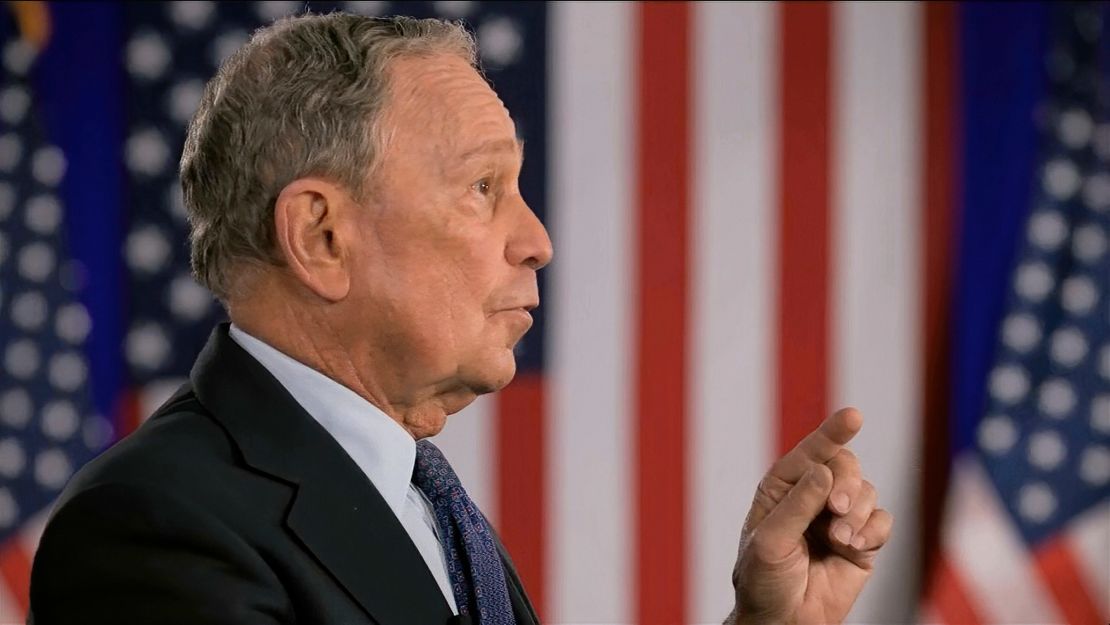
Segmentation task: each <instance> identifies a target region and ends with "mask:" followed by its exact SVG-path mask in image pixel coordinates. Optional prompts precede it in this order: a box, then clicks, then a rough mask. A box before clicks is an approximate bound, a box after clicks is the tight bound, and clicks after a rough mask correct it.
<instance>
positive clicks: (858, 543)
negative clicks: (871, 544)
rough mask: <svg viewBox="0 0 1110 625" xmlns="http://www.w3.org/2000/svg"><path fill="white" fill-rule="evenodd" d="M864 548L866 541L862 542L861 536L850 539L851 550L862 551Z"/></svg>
mask: <svg viewBox="0 0 1110 625" xmlns="http://www.w3.org/2000/svg"><path fill="white" fill-rule="evenodd" d="M866 546H867V541H865V540H863V536H856V537H855V538H853V539H852V549H855V550H856V551H863V548H864V547H866Z"/></svg>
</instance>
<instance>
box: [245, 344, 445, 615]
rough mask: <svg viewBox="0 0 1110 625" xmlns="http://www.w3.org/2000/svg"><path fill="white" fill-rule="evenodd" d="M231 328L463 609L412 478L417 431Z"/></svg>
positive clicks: (431, 518)
mask: <svg viewBox="0 0 1110 625" xmlns="http://www.w3.org/2000/svg"><path fill="white" fill-rule="evenodd" d="M230 333H231V338H232V339H234V340H235V342H236V343H238V344H239V345H240V346H241V347H242V348H243V349H245V350H247V353H249V354H250V355H251V356H254V358H255V360H257V361H258V362H259V363H261V364H262V366H263V367H266V370H267V371H269V372H270V374H271V375H273V376H274V377H275V378H277V381H278V382H280V383H281V385H282V386H284V387H285V390H287V391H289V394H290V395H292V396H293V399H295V400H296V401H297V403H298V404H300V405H301V407H302V408H304V409H305V412H307V413H308V414H310V415H312V418H314V419H316V421H317V422H319V423H320V425H322V426H324V429H325V430H327V431H328V433H329V434H331V436H332V438H334V439H335V440H336V441H337V442H338V443H339V445H340V446H341V447H342V448H343V449H344V450H345V451H346V452H347V455H349V456H350V457H351V459H352V460H354V461H355V464H357V465H358V467H359V468H360V469H362V472H363V473H365V474H366V477H367V478H369V479H370V481H371V482H372V483H373V484H374V487H375V488H377V489H378V492H379V493H381V495H382V498H383V499H385V502H386V504H388V505H389V509H390V510H392V511H393V514H395V515H396V516H397V520H398V521H400V522H401V525H402V526H403V527H404V528H405V531H406V532H408V535H409V537H410V538H412V542H413V544H414V545H416V549H417V551H419V552H420V555H421V556H423V557H424V562H425V563H426V564H427V565H428V569H429V570H430V571H431V572H432V575H433V576H434V577H435V580H436V582H437V583H438V584H439V589H440V590H441V591H442V592H443V597H444V598H445V599H447V603H448V604H449V605H450V606H451V611H452V612H454V613H455V614H458V613H459V610H458V607H457V606H456V605H455V596H454V594H453V593H452V591H451V583H450V581H449V580H448V575H447V565H446V563H445V562H446V561H445V558H444V555H443V545H442V544H441V543H440V541H439V531H438V529H437V528H436V522H435V516H434V515H433V513H432V507H431V504H430V503H429V502H428V500H427V498H426V497H424V494H423V493H422V492H420V490H419V489H418V488H416V487H415V486H413V484H412V469H413V466H414V463H415V462H416V441H415V440H413V438H412V435H411V434H409V433H408V431H407V430H405V429H404V428H403V427H401V425H400V424H399V423H397V422H396V421H394V420H393V419H391V418H390V417H389V416H388V415H386V414H385V413H384V412H382V411H381V410H380V409H378V407H377V406H375V405H373V404H371V403H370V402H368V401H366V400H365V399H363V398H362V396H360V395H359V394H358V393H355V392H354V391H352V390H351V389H349V388H347V387H346V386H343V385H342V384H340V383H339V382H336V381H335V380H333V379H331V378H329V377H328V376H326V375H324V374H322V373H320V372H319V371H316V370H315V369H313V368H311V367H309V366H307V365H305V364H302V363H300V362H298V361H296V360H294V359H292V358H290V357H289V356H287V355H285V354H283V353H282V352H280V351H278V350H277V349H274V348H273V347H271V346H270V345H267V344H266V343H264V342H263V341H261V340H259V339H257V338H255V337H253V336H251V335H249V334H247V333H246V332H244V331H243V330H241V329H239V328H238V327H237V326H236V325H234V324H232V326H231V332H230ZM367 531H369V530H367ZM368 566H369V565H368Z"/></svg>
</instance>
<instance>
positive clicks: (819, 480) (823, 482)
mask: <svg viewBox="0 0 1110 625" xmlns="http://www.w3.org/2000/svg"><path fill="white" fill-rule="evenodd" d="M812 470H813V473H811V474H810V478H809V482H810V484H811V486H812V487H813V488H815V489H824V488H827V487H828V486H829V485H831V484H832V481H833V472H832V469H830V468H829V467H827V466H825V465H823V464H817V465H814V466H813V469H812Z"/></svg>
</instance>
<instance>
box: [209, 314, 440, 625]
mask: <svg viewBox="0 0 1110 625" xmlns="http://www.w3.org/2000/svg"><path fill="white" fill-rule="evenodd" d="M191 378H192V383H193V387H194V389H196V394H197V398H198V399H199V400H200V402H201V404H203V405H204V406H205V407H206V408H207V409H208V410H209V411H210V412H212V414H213V415H214V416H215V418H216V420H217V421H219V422H220V423H221V424H223V426H224V427H225V429H226V430H227V431H228V433H229V434H230V436H231V437H232V438H233V439H234V440H235V442H236V444H237V445H238V446H239V449H240V451H241V452H242V453H243V458H244V460H245V461H246V463H247V464H249V465H250V466H252V467H254V468H255V469H257V470H259V471H262V472H265V473H267V474H269V475H271V476H273V477H275V478H277V479H279V480H281V481H283V482H287V483H291V484H294V485H296V495H295V498H294V501H293V504H292V506H291V507H290V510H289V512H288V516H287V518H286V522H287V525H288V528H289V530H290V531H291V532H292V533H293V534H295V535H296V537H297V538H298V539H299V541H300V542H301V543H302V545H303V546H304V548H305V549H307V550H308V551H309V552H310V553H312V555H313V556H315V558H316V559H317V560H318V561H319V562H320V564H321V565H322V566H323V567H324V568H325V569H327V570H328V571H329V572H330V573H331V575H332V576H333V577H334V578H335V580H336V581H337V582H338V583H339V584H340V585H341V586H342V587H343V588H344V589H346V591H347V592H348V593H349V594H350V595H351V596H352V597H353V598H354V599H355V600H356V601H357V602H358V603H359V604H360V605H361V606H362V608H363V609H364V610H366V612H367V613H369V614H370V615H371V616H372V617H373V618H374V619H375V620H376V621H378V622H379V623H382V625H403V624H408V623H444V622H446V621H447V620H448V619H449V618H450V617H451V609H450V607H449V606H448V604H447V601H446V600H445V599H444V598H443V594H442V592H440V589H439V586H438V585H437V584H436V581H435V578H434V577H432V574H431V572H430V571H429V570H428V567H427V565H426V564H425V563H424V559H423V558H422V557H421V555H420V552H419V551H417V550H416V547H415V546H414V545H413V543H412V540H411V539H410V538H409V536H408V533H407V532H405V529H404V527H402V526H401V524H400V522H399V521H398V520H397V518H396V516H394V514H393V512H392V510H391V509H390V508H389V506H388V504H386V502H385V500H384V499H383V498H382V497H381V495H380V494H379V493H378V491H377V489H375V488H374V486H373V484H372V483H371V482H370V481H369V480H368V479H367V478H366V476H365V475H364V474H363V473H362V471H361V470H360V469H359V468H358V465H356V464H355V463H354V461H353V460H351V458H350V457H349V456H348V455H347V453H346V452H345V451H344V450H343V448H342V447H340V446H339V444H338V443H337V442H336V441H335V439H333V438H332V437H331V435H330V434H328V433H327V431H326V430H324V428H323V427H322V426H320V424H319V423H317V422H316V420H315V419H313V418H312V417H311V416H310V415H308V414H307V413H306V412H305V411H304V410H303V409H302V408H301V407H300V405H299V404H297V402H296V401H295V400H294V399H293V398H292V397H291V396H290V395H289V393H288V392H287V391H286V390H285V388H284V387H282V386H281V384H280V383H278V381H277V380H275V379H274V378H273V376H271V375H270V373H269V372H268V371H266V369H265V368H264V367H263V366H262V365H261V364H259V363H258V362H257V361H256V360H255V359H254V358H252V357H251V356H250V355H249V354H247V353H246V351H244V350H243V349H242V348H241V347H240V346H239V345H238V344H237V343H235V342H234V341H233V340H232V339H231V337H230V336H229V335H228V325H227V324H221V325H220V326H219V327H217V328H216V330H214V331H213V333H212V336H211V338H210V339H209V341H208V344H207V345H206V346H205V348H204V350H203V351H202V352H201V355H200V357H199V358H198V359H197V363H196V365H195V366H194V367H193V371H192V374H191Z"/></svg>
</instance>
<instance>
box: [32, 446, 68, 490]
mask: <svg viewBox="0 0 1110 625" xmlns="http://www.w3.org/2000/svg"><path fill="white" fill-rule="evenodd" d="M72 473H73V465H71V464H70V462H69V456H67V455H66V454H65V452H64V451H62V450H61V449H49V450H47V451H44V452H41V453H39V455H38V456H36V457H35V481H36V482H38V483H39V485H40V486H42V487H43V488H49V489H51V490H58V489H60V488H61V487H62V486H64V485H65V483H66V480H68V479H69V476H70V475H72Z"/></svg>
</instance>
